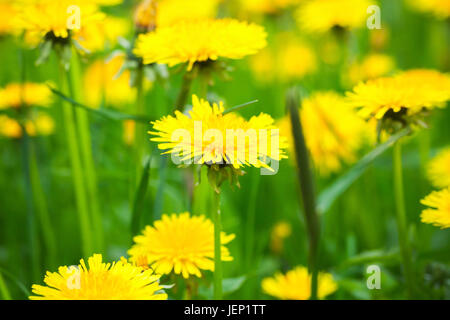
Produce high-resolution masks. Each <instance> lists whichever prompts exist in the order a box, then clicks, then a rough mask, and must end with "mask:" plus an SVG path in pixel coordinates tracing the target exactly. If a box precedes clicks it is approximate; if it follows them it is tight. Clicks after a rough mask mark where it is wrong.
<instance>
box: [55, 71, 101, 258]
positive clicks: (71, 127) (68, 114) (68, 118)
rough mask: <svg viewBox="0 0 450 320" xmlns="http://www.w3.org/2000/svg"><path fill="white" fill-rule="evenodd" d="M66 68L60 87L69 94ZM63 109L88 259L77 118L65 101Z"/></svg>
mask: <svg viewBox="0 0 450 320" xmlns="http://www.w3.org/2000/svg"><path fill="white" fill-rule="evenodd" d="M65 72H66V70H65V68H64V64H63V63H62V62H61V63H60V68H59V74H60V79H59V81H60V85H61V90H60V91H61V92H64V93H66V94H67V93H68V92H69V84H68V81H67V80H66V79H65ZM61 103H62V107H63V117H64V122H65V123H64V124H65V129H66V137H67V146H68V150H69V155H70V162H71V166H72V175H73V182H74V189H75V200H76V204H77V212H78V218H79V222H80V229H81V230H80V231H81V242H82V249H83V255H84V256H85V257H88V256H90V255H91V254H92V252H93V242H92V241H93V238H92V231H91V223H90V220H89V210H88V203H87V197H86V189H85V182H84V177H83V172H82V165H81V157H80V150H79V146H78V142H77V132H76V127H75V116H74V109H73V107H72V106H71V105H70V104H69V103H68V102H66V101H65V100H62V101H61Z"/></svg>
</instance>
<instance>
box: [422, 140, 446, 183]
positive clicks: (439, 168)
mask: <svg viewBox="0 0 450 320" xmlns="http://www.w3.org/2000/svg"><path fill="white" fill-rule="evenodd" d="M427 173H428V178H429V179H430V180H431V183H432V184H433V185H434V186H435V187H436V188H446V187H448V186H450V148H446V149H445V150H443V151H441V152H440V153H439V154H438V155H437V156H436V157H435V158H434V159H432V160H431V162H430V163H429V164H428V166H427Z"/></svg>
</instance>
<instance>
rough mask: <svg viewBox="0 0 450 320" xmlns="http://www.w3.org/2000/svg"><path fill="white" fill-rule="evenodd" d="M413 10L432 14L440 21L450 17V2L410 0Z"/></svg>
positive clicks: (442, 0)
mask: <svg viewBox="0 0 450 320" xmlns="http://www.w3.org/2000/svg"><path fill="white" fill-rule="evenodd" d="M408 3H409V4H410V5H411V7H412V8H414V9H416V10H418V11H423V12H427V13H432V14H434V15H435V16H436V17H438V18H440V19H445V18H448V17H450V1H448V0H408Z"/></svg>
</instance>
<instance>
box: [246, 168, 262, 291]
mask: <svg viewBox="0 0 450 320" xmlns="http://www.w3.org/2000/svg"><path fill="white" fill-rule="evenodd" d="M251 180H252V183H251V185H252V186H253V188H252V191H251V193H250V197H249V202H248V209H247V221H246V226H245V230H246V231H245V251H244V252H245V253H244V257H245V270H246V272H247V278H248V279H250V278H251V276H252V272H253V270H254V268H253V267H252V266H253V261H254V260H253V252H254V249H255V220H256V203H257V201H258V199H257V197H258V190H259V184H260V180H261V175H260V172H259V170H258V171H257V172H255V173H254V174H253V176H252V178H251ZM246 288H247V290H246V294H247V298H248V299H251V292H252V291H251V290H252V288H253V285H250V283H248V284H247V286H246Z"/></svg>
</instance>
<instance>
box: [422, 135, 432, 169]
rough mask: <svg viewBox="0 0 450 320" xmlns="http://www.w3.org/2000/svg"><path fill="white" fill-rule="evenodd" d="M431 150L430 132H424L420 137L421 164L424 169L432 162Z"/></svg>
mask: <svg viewBox="0 0 450 320" xmlns="http://www.w3.org/2000/svg"><path fill="white" fill-rule="evenodd" d="M430 149H431V134H430V130H422V132H421V134H420V136H419V153H420V164H421V165H422V169H423V168H425V166H426V165H427V163H428V160H430Z"/></svg>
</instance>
